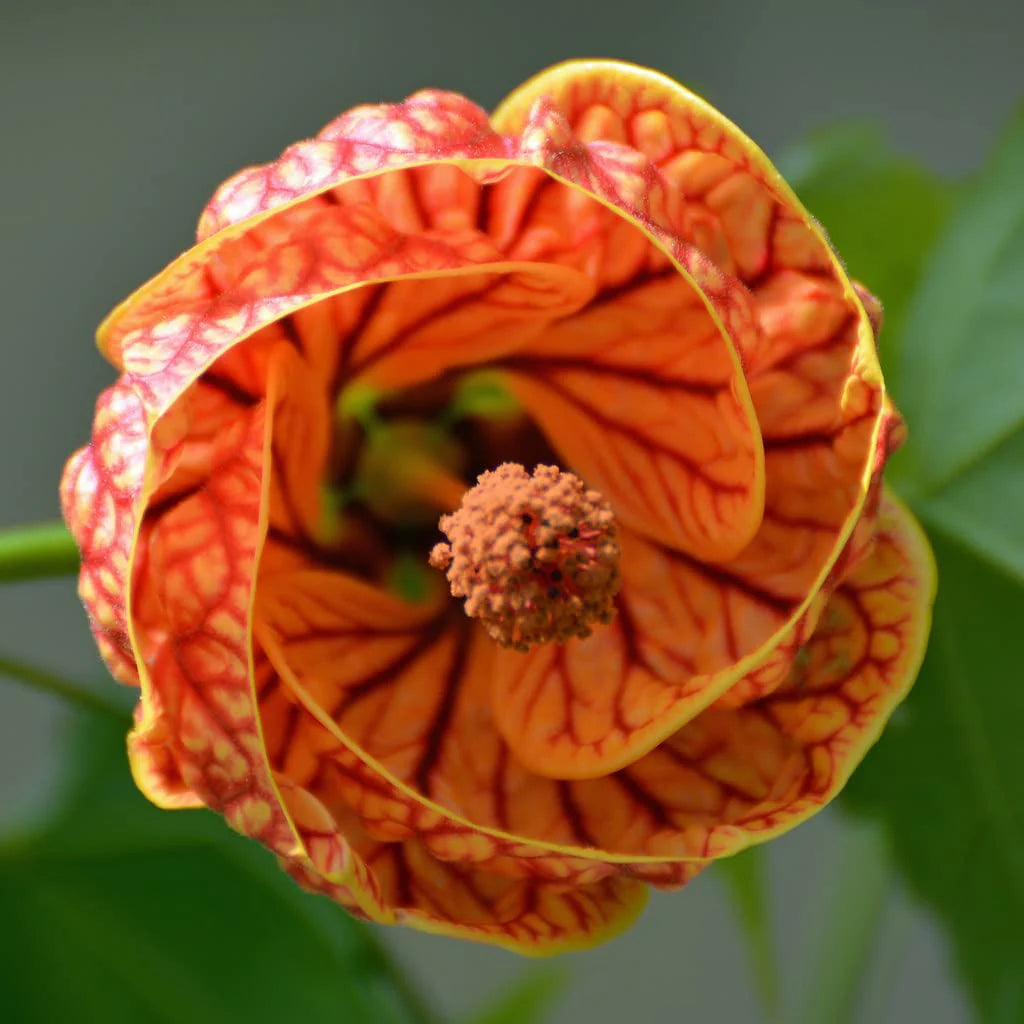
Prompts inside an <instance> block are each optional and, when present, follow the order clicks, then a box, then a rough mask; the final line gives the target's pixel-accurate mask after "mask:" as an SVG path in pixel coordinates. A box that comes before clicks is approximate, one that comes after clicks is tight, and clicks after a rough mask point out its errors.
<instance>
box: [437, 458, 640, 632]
mask: <svg viewBox="0 0 1024 1024" xmlns="http://www.w3.org/2000/svg"><path fill="white" fill-rule="evenodd" d="M440 528H441V532H442V533H444V535H445V536H446V537H447V538H448V543H441V544H438V545H436V546H435V547H434V549H433V551H431V553H430V559H429V561H430V564H431V565H432V566H433V567H434V568H435V569H442V570H445V571H446V575H447V577H448V582H449V583H450V585H451V591H452V594H453V595H454V596H455V597H464V598H465V599H466V614H467V615H471V616H473V617H474V618H477V619H479V620H480V622H481V623H482V624H483V625H484V628H485V629H486V630H487V632H488V633H489V634H490V635H491V637H493V638H494V639H495V640H496V641H497V642H498V643H499V644H501V645H502V646H503V647H513V648H515V649H516V650H519V651H525V650H528V649H529V648H530V647H531V646H532V645H533V644H539V643H545V642H547V641H549V640H555V641H558V642H564V641H566V640H568V639H570V638H571V637H585V636H589V635H590V633H591V627H592V626H593V625H594V624H595V623H607V622H610V621H611V620H612V617H613V616H614V614H615V608H614V598H615V595H616V593H617V592H618V590H619V586H620V584H621V579H620V576H619V545H618V540H617V530H616V525H615V517H614V515H613V514H612V510H611V507H610V506H609V504H608V502H607V501H606V500H605V499H604V498H603V497H602V496H601V494H600V493H599V492H598V491H594V490H588V489H587V488H586V487H585V486H584V484H583V481H581V480H580V479H579V477H577V476H574V475H573V474H572V473H566V472H563V471H562V470H560V469H559V468H558V467H557V466H537V467H536V469H535V470H534V471H533V473H532V474H530V473H528V472H527V471H526V470H525V469H524V468H523V467H522V466H521V465H519V464H518V463H514V462H506V463H504V464H503V465H501V466H499V467H498V468H497V469H495V470H491V471H488V472H485V473H482V474H481V475H480V477H479V478H478V479H477V483H476V486H475V487H472V488H471V489H470V490H468V491H467V492H466V494H465V496H464V497H463V499H462V504H461V505H460V506H459V508H458V510H457V511H455V512H453V513H452V514H451V515H445V516H442V517H441V522H440Z"/></svg>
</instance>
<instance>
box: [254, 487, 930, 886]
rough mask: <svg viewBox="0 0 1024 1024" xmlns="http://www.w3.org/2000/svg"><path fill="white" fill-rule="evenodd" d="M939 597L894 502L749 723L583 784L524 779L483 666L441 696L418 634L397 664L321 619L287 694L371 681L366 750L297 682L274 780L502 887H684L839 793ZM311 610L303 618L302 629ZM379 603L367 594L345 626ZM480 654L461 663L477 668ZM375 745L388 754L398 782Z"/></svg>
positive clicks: (449, 677) (299, 647)
mask: <svg viewBox="0 0 1024 1024" xmlns="http://www.w3.org/2000/svg"><path fill="white" fill-rule="evenodd" d="M289 589H290V591H291V592H292V593H294V592H295V591H294V588H289ZM933 590H934V576H933V568H932V566H931V563H930V555H929V552H928V548H927V542H926V541H925V540H924V538H923V536H922V535H921V533H920V531H919V529H918V528H917V526H916V525H915V524H914V523H913V521H912V520H911V519H910V518H909V516H908V515H907V514H906V513H905V512H904V511H903V510H902V509H901V508H900V507H899V506H898V505H896V504H895V503H894V502H893V501H892V500H891V499H887V500H886V501H885V503H884V504H883V509H882V512H881V515H880V519H879V532H878V536H877V539H876V543H875V546H874V553H873V554H872V556H871V557H870V558H869V559H868V560H867V561H865V562H863V563H862V564H861V565H860V566H859V567H858V568H857V569H856V570H855V571H854V572H853V574H852V575H851V576H850V577H849V578H848V579H847V580H846V581H844V582H843V583H842V584H841V585H840V586H839V588H838V590H837V591H836V593H835V595H834V596H833V598H832V600H831V602H830V605H829V608H828V610H827V611H826V613H825V615H824V616H823V618H822V620H821V623H820V624H819V627H818V630H817V632H816V633H815V634H814V636H813V638H812V639H811V640H810V641H809V643H808V644H807V645H806V646H805V649H804V651H803V653H801V654H800V656H799V657H798V658H797V659H796V661H795V664H794V666H793V669H792V672H791V674H790V677H789V679H788V680H787V681H786V683H785V684H784V685H783V686H782V687H780V688H779V689H778V690H777V691H776V692H775V693H774V694H772V695H770V696H769V697H767V698H764V699H763V700H761V701H758V702H756V703H754V704H751V705H748V706H745V707H742V708H737V709H732V710H719V709H712V710H709V711H706V712H704V713H703V714H701V715H699V716H698V717H697V718H695V719H694V720H693V721H692V722H690V724H688V725H686V726H684V727H683V729H681V730H680V731H679V732H677V733H676V734H674V735H673V736H671V737H670V738H669V739H668V740H667V741H666V742H665V743H663V744H661V745H660V746H658V747H657V748H656V749H654V750H653V751H651V752H650V753H649V754H647V755H646V756H644V757H642V758H640V759H639V760H637V761H636V762H634V763H632V764H630V765H629V766H628V767H626V768H624V769H622V770H620V771H617V772H614V773H613V774H611V775H608V776H605V777H602V778H593V779H588V780H579V781H566V780H556V779H549V778H544V777H542V776H539V775H537V774H535V773H533V772H530V771H529V770H528V769H526V768H525V767H524V766H523V765H522V764H521V763H520V762H518V761H517V759H516V758H515V756H514V755H513V754H512V753H511V751H509V750H508V749H507V748H506V747H504V745H503V744H502V743H501V740H500V737H499V736H498V735H497V733H496V731H495V729H494V725H493V720H492V719H491V717H490V715H489V713H488V709H487V705H486V701H485V697H486V690H487V680H486V678H485V677H484V676H483V674H482V673H481V672H479V671H476V670H475V666H474V667H472V668H471V667H469V666H468V664H467V667H466V671H465V672H464V673H463V675H462V676H461V680H460V682H459V684H458V688H457V690H456V691H455V692H453V691H452V690H451V689H446V687H451V685H452V681H453V680H454V679H455V678H456V676H455V675H454V674H453V672H452V664H453V662H452V651H451V650H449V652H448V656H447V657H448V660H447V661H444V660H443V658H442V659H441V660H440V661H439V662H433V663H431V664H428V665H425V666H423V670H422V671H420V672H417V671H416V669H415V667H414V665H415V660H416V655H412V656H410V652H409V650H408V646H407V645H408V643H409V642H410V640H411V638H412V637H413V635H414V633H412V632H410V633H408V634H407V635H406V637H405V640H404V644H405V645H406V646H405V647H403V646H401V644H402V643H403V641H398V640H397V631H396V636H395V637H392V638H391V639H392V640H394V641H395V643H394V645H393V646H392V647H391V648H390V649H387V650H385V649H384V648H383V647H382V649H381V651H380V652H379V653H378V654H367V653H366V652H367V651H368V650H369V648H370V646H371V645H370V644H367V642H366V640H365V638H364V639H363V641H362V644H361V645H360V643H359V641H358V640H357V639H356V638H355V637H353V636H352V635H349V636H348V637H346V638H343V637H340V636H339V637H337V638H335V639H330V640H329V639H328V636H325V635H324V632H323V629H324V626H325V624H326V623H327V622H328V620H329V619H331V618H333V617H334V616H333V613H332V612H330V611H328V610H327V607H326V605H323V604H321V606H320V611H319V612H318V613H317V614H318V615H319V616H320V618H319V619H314V620H313V621H310V622H307V624H306V626H305V627H304V628H305V629H306V630H307V631H308V634H309V636H310V637H312V638H313V639H312V640H307V641H302V639H301V634H299V633H296V634H295V637H294V641H293V643H289V644H287V647H288V652H287V658H286V659H284V660H286V661H288V662H290V663H291V664H292V665H294V666H297V671H296V672H295V676H294V677H293V680H292V682H293V684H294V683H295V682H296V681H297V679H298V678H301V679H302V680H304V681H305V680H308V681H309V683H310V685H311V686H314V685H319V686H320V687H321V696H325V695H326V693H327V691H328V690H330V689H332V688H333V691H334V694H335V695H337V694H338V693H343V692H344V693H349V694H351V693H353V692H354V687H362V686H365V685H366V683H367V681H369V680H372V681H373V682H372V684H371V686H370V688H369V689H371V690H372V691H374V692H375V693H376V694H378V695H379V699H380V701H381V703H379V704H378V706H377V707H376V708H375V709H374V711H373V713H368V714H366V715H365V716H364V717H363V718H362V720H361V721H360V719H359V718H358V717H357V716H351V717H349V718H348V719H346V718H345V715H344V714H339V715H338V720H339V722H341V723H343V724H344V723H345V722H346V721H348V722H351V723H352V724H353V726H354V731H356V732H357V733H358V736H359V742H358V743H354V742H353V741H352V738H351V737H349V736H347V735H346V732H345V731H344V730H343V729H341V728H339V727H338V725H336V724H335V723H334V722H333V721H332V720H331V719H330V717H329V716H328V714H327V712H326V711H324V710H320V709H319V706H318V703H317V701H316V700H315V699H314V694H313V692H312V691H306V690H305V686H304V685H302V684H301V683H300V684H299V685H298V688H297V689H294V688H293V690H292V691H291V696H290V698H288V699H289V700H290V702H291V704H292V705H296V704H301V708H297V709H296V711H295V712H294V713H293V714H292V716H291V717H292V718H293V719H294V721H293V724H292V725H291V726H290V729H291V730H292V731H291V740H290V745H289V746H288V747H287V750H288V751H290V753H287V754H282V753H281V751H282V750H284V749H285V748H282V747H277V748H275V749H277V750H278V751H279V752H278V753H277V754H276V755H275V756H276V757H277V758H278V764H279V770H282V771H286V772H287V774H288V775H289V776H290V777H294V778H297V780H298V783H299V784H300V785H305V786H309V787H310V788H311V789H312V791H313V792H315V793H316V794H317V795H318V798H320V799H323V800H324V801H325V802H326V803H327V804H329V805H331V806H334V805H338V804H340V803H341V802H344V803H345V804H346V806H348V807H350V808H351V809H354V810H355V811H356V813H357V815H358V818H357V819H356V820H357V822H358V827H359V828H361V829H366V830H368V831H369V832H370V833H371V834H372V835H373V836H374V838H375V839H376V840H377V841H378V842H385V841H392V842H405V841H407V840H412V838H413V837H417V838H418V840H419V841H420V842H422V843H423V844H424V845H425V848H426V849H428V850H429V851H430V853H431V855H432V856H434V857H438V858H439V859H441V860H444V861H446V862H451V863H455V864H464V865H476V868H478V869H482V870H486V871H493V872H496V873H498V874H503V875H510V874H512V875H515V874H519V875H522V874H524V873H526V874H528V875H529V876H530V877H536V878H541V879H549V880H550V879H553V878H558V877H562V878H566V879H568V878H572V879H573V880H574V881H575V883H576V884H590V882H591V881H594V880H597V879H600V878H602V877H605V876H606V874H607V872H608V871H609V870H616V871H625V872H626V873H627V874H630V875H633V876H635V877H637V878H644V879H646V880H648V881H651V882H653V883H655V884H659V885H665V886H672V885H678V884H682V883H684V882H685V881H686V880H688V879H689V878H690V877H692V876H693V874H694V873H696V872H697V871H699V870H700V868H701V867H702V866H703V864H704V863H705V862H706V860H707V859H709V858H715V857H719V856H726V855H729V854H731V853H734V852H736V851H737V850H738V849H741V848H742V847H743V846H745V845H747V844H748V843H750V842H754V841H760V840H761V839H766V838H769V836H771V835H775V834H777V833H779V832H782V831H785V830H787V829H788V828H790V827H792V826H793V825H794V824H796V823H797V822H798V821H800V820H803V819H804V818H806V817H808V816H809V815H810V814H812V813H813V812H814V811H815V810H817V809H818V808H819V807H820V806H821V805H823V804H824V803H826V802H828V800H830V799H831V798H832V796H834V795H835V793H836V792H837V791H838V789H839V788H840V787H841V786H842V784H843V783H844V782H845V780H846V778H847V777H848V776H849V774H850V772H851V771H852V770H853V768H854V767H855V765H856V764H857V762H858V761H859V760H860V758H861V757H862V756H863V754H864V751H865V749H866V748H867V746H869V745H870V744H871V743H872V742H873V741H874V739H875V738H877V736H878V734H879V732H880V731H881V728H882V726H883V725H884V723H885V720H886V719H887V718H888V716H889V715H890V714H891V712H892V710H893V708H894V707H895V706H896V705H897V704H898V703H899V702H900V701H901V700H902V699H903V697H904V696H905V694H906V691H907V690H908V689H909V686H910V684H911V683H912V681H913V678H914V675H915V673H916V671H917V667H918V665H919V663H920V659H921V656H922V653H923V646H924V639H925V636H926V633H927V628H928V618H929V608H930V604H931V601H932V598H933ZM310 596H311V595H310ZM352 596H353V598H356V597H358V594H355V593H353V595H352ZM308 600H309V596H307V597H305V598H303V599H302V604H303V608H302V609H300V608H299V607H298V606H296V612H298V614H299V615H301V616H303V617H305V616H308V614H309V613H310V611H311V609H310V608H309V607H306V603H307V602H308ZM387 600H390V599H387ZM372 605H373V602H372V601H371V600H370V595H369V594H366V595H364V597H363V598H361V599H359V600H355V601H353V603H352V605H351V614H352V615H356V614H357V613H358V609H359V608H360V607H362V608H371V607H372ZM335 611H337V609H336V608H335ZM383 612H384V607H383V605H381V606H380V607H379V608H378V609H377V610H376V611H375V612H374V613H373V614H372V615H371V616H370V617H373V616H375V615H376V614H377V613H381V622H380V623H379V624H378V626H376V627H373V628H375V629H377V630H380V629H381V628H382V627H383V623H384V621H391V618H390V616H384V615H383ZM279 618H280V616H279ZM281 621H282V622H283V621H284V620H281ZM365 622H366V616H364V624H365ZM295 625H296V623H295V622H293V624H292V627H293V628H295ZM336 627H337V622H335V626H334V627H332V628H331V629H330V630H328V631H327V632H328V634H332V633H334V632H336ZM318 637H319V639H316V638H318ZM386 641H387V638H386V637H384V636H382V637H381V642H382V644H383V643H386ZM376 642H377V641H376V640H375V641H374V644H376ZM419 642H420V643H431V642H433V643H441V642H443V641H440V640H439V639H438V638H437V637H435V638H434V640H433V641H428V640H426V639H424V638H422V637H421V639H420V641H419ZM324 643H332V644H341V645H342V646H339V647H338V651H337V652H335V651H334V650H333V648H332V651H331V653H332V654H333V653H340V654H344V653H345V652H347V651H348V650H361V651H362V652H363V654H362V657H363V658H364V663H363V665H362V673H363V674H362V675H361V676H359V677H358V679H359V681H354V680H353V679H352V676H353V673H349V672H348V671H347V670H346V669H345V668H344V666H345V665H346V664H347V659H346V658H344V657H341V658H338V659H331V660H330V662H329V664H331V665H333V666H334V668H333V669H331V670H330V671H328V670H325V669H324V668H323V667H322V666H323V665H324V658H323V657H322V656H323V654H324V650H323V649H321V648H322V645H323V644H324ZM304 644H305V645H308V649H307V650H304V649H303V647H304ZM345 645H348V646H345ZM469 646H470V649H472V647H473V645H472V643H470V645H469ZM468 655H469V652H468V650H467V652H466V653H465V654H464V655H463V657H466V658H467V663H468V661H469V660H470V658H472V657H475V655H471V656H468ZM280 656H281V649H280V648H279V649H278V652H277V655H276V657H280ZM467 656H468V657H467ZM276 657H275V660H276ZM367 658H369V660H368V661H367V660H365V659H367ZM456 660H457V659H456ZM282 663H283V662H282ZM396 665H398V666H399V667H398V668H397V669H396V668H395V666H396ZM318 666H319V668H318ZM410 671H411V672H412V675H411V676H409V678H408V679H406V680H405V682H407V683H409V685H408V686H407V687H406V690H407V692H406V693H404V694H403V693H402V690H401V686H402V681H403V680H402V677H403V675H405V674H406V673H408V672H410ZM328 675H330V676H331V677H332V679H333V684H332V683H329V682H327V677H328ZM435 675H436V676H437V679H434V676H435ZM425 688H431V690H430V693H431V694H432V695H428V696H427V697H426V698H425V703H424V705H420V706H418V707H416V708H414V709H413V712H412V713H409V714H407V713H400V712H403V708H404V705H403V702H404V703H405V704H408V703H409V702H415V701H416V699H417V696H418V694H419V693H421V692H422V691H423V690H424V689H425ZM300 691H301V692H300ZM364 692H366V691H364ZM281 693H282V694H283V693H284V690H283V689H282V690H281ZM409 707H411V705H409ZM311 709H314V713H312V714H310V711H311ZM271 715H272V716H276V715H280V711H271ZM424 720H426V721H427V722H428V723H430V727H429V728H428V729H426V730H424V726H423V721H424ZM439 722H441V725H440V727H438V723H439ZM425 734H426V735H429V736H431V737H432V738H431V740H430V743H429V757H430V762H429V765H428V768H427V770H426V771H425V772H424V771H423V763H422V761H417V762H415V763H416V764H417V765H418V768H416V769H415V770H414V769H413V761H410V760H409V758H410V752H411V755H412V757H413V758H420V757H422V755H423V752H424V750H425V749H427V747H426V746H425V745H424V742H423V737H424V735H425ZM316 737H319V740H317V739H316ZM403 744H405V745H404V746H403ZM272 746H273V744H272ZM367 748H368V749H369V750H371V751H375V752H379V753H382V754H383V755H384V757H385V759H386V760H387V762H388V768H385V767H384V765H383V763H382V762H380V761H376V760H375V759H374V758H373V757H372V756H371V755H370V754H368V753H367ZM282 757H284V760H282V759H281V758H282ZM417 775H419V776H420V777H419V778H418V780H416V781H413V780H414V778H415V777H416V776H417ZM587 863H590V865H591V868H590V871H589V873H588V872H587V870H586V868H585V865H586V864H587Z"/></svg>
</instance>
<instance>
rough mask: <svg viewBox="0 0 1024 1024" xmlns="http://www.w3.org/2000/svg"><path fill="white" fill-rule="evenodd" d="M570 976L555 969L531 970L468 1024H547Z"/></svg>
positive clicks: (474, 1015)
mask: <svg viewBox="0 0 1024 1024" xmlns="http://www.w3.org/2000/svg"><path fill="white" fill-rule="evenodd" d="M566 981H567V979H566V975H565V973H564V972H563V971H560V970H557V969H553V968H546V969H544V968H542V969H536V968H534V969H532V970H528V971H527V972H526V973H525V974H524V975H523V977H522V978H521V979H519V981H518V982H516V984H514V985H513V986H512V987H511V988H510V989H508V990H507V991H505V992H503V993H502V994H501V995H499V996H498V997H497V999H495V1000H494V1001H493V1002H491V1003H489V1004H488V1005H487V1006H486V1007H485V1008H484V1009H483V1010H481V1011H478V1012H477V1013H475V1014H473V1015H472V1016H471V1017H470V1018H469V1021H468V1022H467V1024H544V1021H546V1020H547V1019H548V1013H549V1011H550V1010H551V1008H552V1007H553V1006H554V1004H555V1002H556V1001H557V1000H558V997H559V996H560V995H561V994H562V992H563V991H564V989H565V986H566Z"/></svg>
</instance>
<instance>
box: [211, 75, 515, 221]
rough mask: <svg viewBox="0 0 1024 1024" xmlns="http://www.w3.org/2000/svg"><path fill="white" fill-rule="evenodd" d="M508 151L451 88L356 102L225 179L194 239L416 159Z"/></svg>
mask: <svg viewBox="0 0 1024 1024" xmlns="http://www.w3.org/2000/svg"><path fill="white" fill-rule="evenodd" d="M506 149H507V143H506V141H505V140H504V139H502V138H501V137H500V136H499V135H497V134H496V133H495V132H494V130H493V129H492V128H491V126H490V123H489V121H488V119H487V114H486V113H485V112H484V111H483V110H481V109H480V108H479V107H478V106H476V104H474V103H472V102H470V101H469V100H468V99H466V98H465V97H464V96H460V95H458V94H456V93H450V92H443V91H441V90H437V89H424V90H422V91H420V92H418V93H415V94H414V95H412V96H410V97H409V98H408V99H407V100H406V101H405V102H403V103H393V104H378V105H369V104H368V105H365V106H360V107H354V108H353V109H352V110H349V111H346V112H345V113H344V114H342V115H341V116H340V117H337V118H335V120H333V121H332V122H331V123H330V124H328V125H327V126H326V127H324V128H323V129H322V130H321V131H320V133H319V134H318V135H317V137H316V138H315V139H310V140H308V141H305V142H297V143H295V145H293V146H289V147H288V149H286V150H285V151H284V153H282V154H281V156H280V158H279V159H277V160H275V161H274V162H273V163H270V164H265V165H262V166H259V167H250V168H247V169H246V170H244V171H240V172H239V173H238V174H236V175H234V176H233V177H231V178H229V179H228V180H227V181H226V182H224V184H223V185H221V186H220V188H218V189H217V192H216V194H215V195H214V196H213V198H212V199H211V200H210V202H209V203H208V204H207V207H206V209H205V210H204V211H203V216H202V218H201V219H200V222H199V231H198V236H199V240H200V241H203V240H204V239H206V238H207V237H209V236H210V235H212V234H214V233H216V232H218V231H222V230H224V229H225V228H228V227H230V226H233V225H237V224H240V223H243V222H246V221H252V220H253V219H254V218H258V217H260V216H262V215H264V214H266V213H267V212H268V211H272V210H275V209H280V208H282V207H284V206H287V205H290V204H292V203H295V202H298V201H301V200H303V199H307V198H309V197H311V196H315V195H318V194H320V193H322V192H324V191H326V190H327V189H330V188H334V187H336V186H338V185H341V184H343V183H345V182H347V181H352V180H354V179H357V178H365V177H369V176H371V175H373V174H378V173H380V172H381V171H386V170H393V169H395V168H399V167H414V166H417V165H421V164H433V163H439V162H446V161H453V160H473V161H488V160H491V159H499V160H500V158H501V157H502V156H504V155H505V152H506ZM388 205H389V206H390V208H391V209H394V208H395V205H396V204H388ZM434 205H437V204H436V203H435V204H434Z"/></svg>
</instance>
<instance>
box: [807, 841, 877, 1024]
mask: <svg viewBox="0 0 1024 1024" xmlns="http://www.w3.org/2000/svg"><path fill="white" fill-rule="evenodd" d="M889 868H890V863H889V855H888V850H887V848H886V844H885V837H884V836H883V835H881V833H880V831H879V830H878V828H877V827H875V826H873V825H868V824H863V823H857V824H856V825H855V826H854V827H853V828H852V829H851V830H850V835H849V837H848V838H847V839H846V841H845V843H844V847H843V853H842V861H841V863H840V867H839V872H838V874H839V878H838V880H837V882H836V884H835V886H834V889H833V892H834V895H833V896H832V898H831V899H827V900H825V904H824V906H823V907H822V916H821V920H820V923H819V927H818V935H817V941H816V942H815V944H814V947H813V948H815V949H817V951H818V953H817V956H816V957H815V958H814V962H813V963H812V964H811V973H810V976H809V977H810V982H809V985H808V990H807V992H806V993H805V997H804V1000H803V1006H802V1007H801V1012H800V1013H799V1014H798V1015H797V1016H796V1020H797V1021H799V1024H849V1022H850V1021H852V1020H854V1018H855V1016H856V1011H857V1003H858V995H859V992H860V988H861V985H862V983H863V979H864V971H865V969H866V967H867V966H868V961H869V959H870V955H871V951H872V948H873V947H874V944H875V941H876V939H877V935H878V925H879V922H880V921H881V918H882V915H883V913H884V911H885V909H886V905H887V902H888V896H889V893H890V888H891V883H892V874H891V872H890V869H889Z"/></svg>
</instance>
